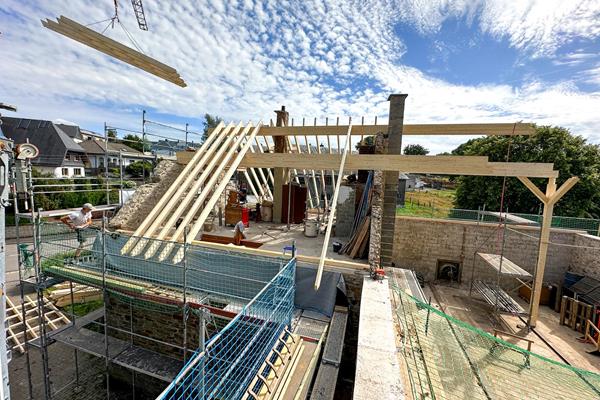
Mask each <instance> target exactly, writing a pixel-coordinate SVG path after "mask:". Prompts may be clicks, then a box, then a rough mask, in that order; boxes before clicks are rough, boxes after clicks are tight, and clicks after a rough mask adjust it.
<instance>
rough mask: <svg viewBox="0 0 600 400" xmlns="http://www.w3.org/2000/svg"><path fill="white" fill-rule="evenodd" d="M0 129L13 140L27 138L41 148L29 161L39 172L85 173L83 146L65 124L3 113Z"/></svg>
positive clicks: (25, 139)
mask: <svg viewBox="0 0 600 400" xmlns="http://www.w3.org/2000/svg"><path fill="white" fill-rule="evenodd" d="M67 126H68V125H67ZM2 130H3V132H4V134H5V135H6V137H8V138H9V139H12V140H13V141H14V142H15V144H20V143H26V142H27V141H29V143H32V144H34V145H35V146H36V147H37V148H38V149H39V150H40V155H39V156H38V157H37V158H35V159H33V160H32V161H31V163H32V165H33V166H34V167H35V168H36V169H38V170H40V171H41V172H43V173H51V174H53V175H54V176H55V177H57V178H71V177H74V176H85V162H86V161H87V156H86V153H85V150H84V149H83V148H82V147H81V146H80V145H79V144H78V143H77V142H76V141H75V140H74V139H73V138H72V137H71V136H70V135H71V134H74V132H73V131H72V130H71V129H70V128H65V125H62V124H55V123H53V122H52V121H44V120H38V119H27V118H13V117H2ZM65 130H66V131H68V132H69V133H67V132H66V131H65Z"/></svg>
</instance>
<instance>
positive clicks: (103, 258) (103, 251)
mask: <svg viewBox="0 0 600 400" xmlns="http://www.w3.org/2000/svg"><path fill="white" fill-rule="evenodd" d="M105 229H106V212H105V211H104V212H102V235H101V236H102V299H103V300H104V360H105V362H104V367H105V374H106V398H107V399H110V375H109V373H108V367H109V365H110V359H109V353H108V318H107V313H106V307H107V303H108V302H107V300H108V294H107V293H106V230H105Z"/></svg>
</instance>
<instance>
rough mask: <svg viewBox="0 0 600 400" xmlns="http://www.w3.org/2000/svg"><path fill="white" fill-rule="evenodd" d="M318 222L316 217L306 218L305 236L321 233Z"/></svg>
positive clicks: (314, 235) (315, 235)
mask: <svg viewBox="0 0 600 400" xmlns="http://www.w3.org/2000/svg"><path fill="white" fill-rule="evenodd" d="M318 226H319V224H318V222H317V220H316V219H305V220H304V236H306V237H317V235H318V234H319V230H318Z"/></svg>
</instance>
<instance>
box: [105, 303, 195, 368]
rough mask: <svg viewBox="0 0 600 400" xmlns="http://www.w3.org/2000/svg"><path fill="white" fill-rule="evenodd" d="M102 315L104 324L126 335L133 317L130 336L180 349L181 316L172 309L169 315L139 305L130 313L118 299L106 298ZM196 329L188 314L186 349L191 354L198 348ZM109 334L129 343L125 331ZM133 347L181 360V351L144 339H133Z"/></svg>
mask: <svg viewBox="0 0 600 400" xmlns="http://www.w3.org/2000/svg"><path fill="white" fill-rule="evenodd" d="M106 312H107V317H108V324H109V326H111V327H116V328H118V329H122V330H124V331H127V332H129V330H130V327H131V316H133V333H135V334H138V335H142V336H145V337H148V338H152V339H156V340H160V341H162V342H166V343H169V344H173V345H176V346H180V347H183V336H184V335H183V315H182V314H183V313H182V311H181V310H177V309H175V310H174V311H173V312H160V311H157V310H155V309H151V308H147V307H143V306H139V305H134V306H133V308H132V309H131V310H130V307H129V303H128V302H126V301H123V300H121V299H120V298H118V297H115V296H110V297H109V303H108V307H107V309H106ZM198 326H199V320H198V317H197V316H196V315H195V314H193V313H190V314H189V317H188V322H187V342H188V346H187V347H188V349H189V350H192V351H193V350H196V349H197V348H198V338H199V335H198V332H199V328H198ZM109 335H111V336H114V337H117V338H119V339H122V340H130V335H129V334H128V333H126V332H120V331H117V330H112V331H111V330H110V329H109ZM133 344H134V345H137V346H140V347H143V348H145V349H149V350H152V351H155V352H157V353H162V354H166V355H169V356H173V357H176V358H180V359H182V358H183V351H182V350H181V349H178V348H176V347H174V346H169V345H167V344H163V343H158V342H156V341H153V340H150V339H147V338H144V337H136V336H134V337H133Z"/></svg>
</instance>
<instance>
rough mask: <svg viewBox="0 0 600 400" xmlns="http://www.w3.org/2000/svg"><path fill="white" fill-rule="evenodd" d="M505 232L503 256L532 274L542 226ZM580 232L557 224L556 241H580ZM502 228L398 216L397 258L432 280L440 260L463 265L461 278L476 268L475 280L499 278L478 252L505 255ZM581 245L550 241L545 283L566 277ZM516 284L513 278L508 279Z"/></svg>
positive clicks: (467, 278)
mask: <svg viewBox="0 0 600 400" xmlns="http://www.w3.org/2000/svg"><path fill="white" fill-rule="evenodd" d="M509 228H510V229H508V230H507V231H506V238H505V243H504V255H505V256H506V258H507V259H509V260H511V261H513V262H514V263H516V264H517V265H519V266H520V267H521V268H523V269H525V270H526V271H528V272H530V273H532V274H533V271H534V268H535V264H536V260H537V251H538V242H539V241H538V239H537V238H536V236H537V235H538V231H539V228H537V227H516V226H510V225H509ZM578 236H580V233H579V232H578V231H573V230H564V229H552V231H551V236H550V240H551V241H552V242H554V243H563V244H568V245H573V244H575V238H576V237H578ZM502 241H503V229H498V225H497V224H489V223H480V224H479V225H478V224H477V223H476V222H466V221H449V220H441V219H429V218H415V217H397V218H396V230H395V241H394V242H395V243H394V252H393V259H392V261H393V262H394V264H395V266H396V267H401V268H408V269H414V270H416V271H417V272H419V273H421V274H423V275H424V277H425V279H426V280H427V281H432V280H435V279H436V274H437V266H438V261H439V260H443V261H454V262H459V263H460V264H461V282H462V283H465V284H466V283H470V281H471V273H472V271H473V267H475V270H474V271H475V274H474V278H475V279H481V280H495V279H496V276H497V274H496V272H495V270H493V269H492V268H491V267H488V266H487V264H486V263H485V262H484V261H483V260H481V258H480V257H476V256H475V253H477V252H482V253H493V254H500V252H501V248H502ZM574 252H575V253H578V252H580V251H579V249H574V248H573V247H564V246H552V245H551V246H550V247H549V250H548V260H547V264H546V271H545V275H544V281H545V282H562V280H563V275H564V273H565V272H566V271H567V270H568V269H569V266H570V265H571V263H572V262H573V260H574V257H573V253H574ZM505 283H506V284H509V283H510V284H514V280H511V281H506V282H505Z"/></svg>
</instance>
